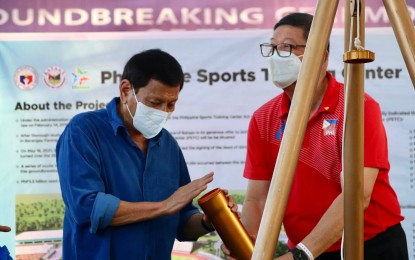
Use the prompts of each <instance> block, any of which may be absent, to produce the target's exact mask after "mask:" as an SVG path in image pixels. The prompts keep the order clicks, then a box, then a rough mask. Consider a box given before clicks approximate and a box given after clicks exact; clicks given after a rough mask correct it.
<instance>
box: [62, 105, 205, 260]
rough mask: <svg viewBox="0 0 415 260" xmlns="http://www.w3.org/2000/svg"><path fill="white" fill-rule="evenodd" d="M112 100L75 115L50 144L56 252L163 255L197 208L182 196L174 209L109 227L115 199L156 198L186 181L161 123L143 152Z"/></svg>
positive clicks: (90, 256)
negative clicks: (61, 206) (59, 200)
mask: <svg viewBox="0 0 415 260" xmlns="http://www.w3.org/2000/svg"><path fill="white" fill-rule="evenodd" d="M119 102H120V99H119V98H114V99H113V100H112V101H111V102H110V103H109V104H108V105H107V107H106V109H102V110H97V111H92V112H85V113H81V114H79V115H76V116H75V117H74V118H73V119H72V120H71V121H70V122H69V124H68V125H67V127H66V128H65V130H64V132H63V133H62V135H61V137H60V138H59V141H58V143H57V146H56V160H57V167H58V173H59V179H60V185H61V191H62V197H63V200H64V202H65V205H66V211H65V218H64V228H63V236H64V237H63V259H66V260H69V259H70V260H74V259H89V260H90V259H100V260H105V259H122V260H124V259H170V258H171V251H172V247H173V243H174V239H175V238H177V239H179V240H182V239H183V238H182V237H181V230H182V227H183V225H185V224H186V222H187V221H188V219H189V217H190V216H191V215H193V214H195V213H198V212H199V211H198V210H197V208H195V207H194V206H193V205H192V204H191V203H189V204H188V205H187V206H186V207H185V208H184V209H183V210H182V211H180V212H179V213H177V214H175V215H169V216H162V217H159V218H156V219H152V220H148V221H143V222H138V223H134V224H129V225H124V226H117V227H112V226H109V223H110V222H111V219H112V218H113V216H114V214H115V212H116V210H117V208H118V205H119V202H120V200H123V201H129V202H142V201H147V202H155V201H162V200H165V199H166V198H168V197H169V196H170V195H172V194H173V193H174V192H175V191H176V190H177V189H178V188H179V187H180V186H183V185H185V184H187V183H189V182H190V176H189V172H188V169H187V166H186V162H185V160H184V157H183V154H182V151H181V149H180V148H179V146H178V144H177V142H176V140H175V139H174V138H173V137H172V136H171V134H170V133H169V132H168V131H167V130H165V129H163V130H162V131H161V132H160V133H159V134H158V135H157V136H156V137H154V138H152V139H150V140H149V142H148V148H147V155H144V154H143V152H142V151H141V150H140V149H139V148H138V146H137V145H136V144H135V143H134V142H133V141H132V139H131V138H130V136H129V134H128V132H127V130H126V127H125V125H124V123H123V122H122V121H121V118H120V117H119V115H118V114H117V104H118V103H119Z"/></svg>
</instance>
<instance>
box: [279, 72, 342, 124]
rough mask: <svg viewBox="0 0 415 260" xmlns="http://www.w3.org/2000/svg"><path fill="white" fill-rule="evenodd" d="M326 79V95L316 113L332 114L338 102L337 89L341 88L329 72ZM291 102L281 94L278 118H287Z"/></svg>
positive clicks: (286, 96) (284, 94) (285, 95)
mask: <svg viewBox="0 0 415 260" xmlns="http://www.w3.org/2000/svg"><path fill="white" fill-rule="evenodd" d="M327 77H328V80H329V81H328V86H327V89H326V93H325V94H324V98H323V101H322V102H321V104H320V107H319V109H318V111H317V113H325V112H328V113H329V112H333V111H334V110H335V109H336V106H337V104H338V102H339V95H337V93H338V92H339V87H341V86H340V85H339V84H338V82H337V81H336V79H335V78H334V77H333V75H332V74H331V73H330V72H327ZM290 106H291V100H290V98H289V97H288V95H287V94H286V93H285V92H283V93H282V99H281V107H280V109H279V112H278V117H279V118H286V117H287V116H288V112H289V110H290Z"/></svg>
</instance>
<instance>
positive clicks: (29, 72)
mask: <svg viewBox="0 0 415 260" xmlns="http://www.w3.org/2000/svg"><path fill="white" fill-rule="evenodd" d="M37 80H38V77H37V72H36V70H35V69H34V68H33V67H31V66H22V67H19V68H18V69H17V71H16V73H15V74H14V82H15V83H16V86H17V87H18V88H19V89H21V90H31V89H32V88H34V87H35V86H36V85H37Z"/></svg>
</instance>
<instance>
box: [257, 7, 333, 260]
mask: <svg viewBox="0 0 415 260" xmlns="http://www.w3.org/2000/svg"><path fill="white" fill-rule="evenodd" d="M338 3H339V1H338V0H319V1H318V3H317V8H316V15H315V16H314V19H313V22H312V25H311V29H310V34H309V38H308V41H307V47H306V49H305V53H304V58H303V62H302V65H301V70H300V73H299V76H298V80H297V85H296V90H295V92H294V96H293V100H292V102H291V108H290V113H289V115H288V119H287V125H286V128H285V131H284V137H283V140H282V143H281V147H280V151H279V154H278V158H277V162H276V164H275V168H274V173H273V177H272V179H271V184H270V189H269V191H268V196H267V200H266V203H265V208H264V212H263V215H262V219H261V224H260V227H259V232H258V237H257V240H256V243H255V247H254V252H253V255H252V259H272V257H273V254H274V251H275V247H276V245H277V243H278V236H279V233H280V230H281V223H282V219H283V217H284V213H285V208H286V205H287V201H288V196H289V194H290V190H291V185H292V182H293V179H294V172H295V168H296V166H297V161H298V156H299V153H300V149H301V146H302V142H303V138H304V133H305V130H306V126H307V123H308V119H309V115H310V107H311V102H312V99H313V96H314V92H315V89H316V87H317V84H318V80H319V77H320V72H321V66H322V64H323V61H324V54H325V51H326V47H327V43H328V40H329V38H330V33H331V29H332V26H333V21H334V17H335V14H336V9H337V6H338Z"/></svg>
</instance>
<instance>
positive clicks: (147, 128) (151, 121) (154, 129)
mask: <svg viewBox="0 0 415 260" xmlns="http://www.w3.org/2000/svg"><path fill="white" fill-rule="evenodd" d="M132 91H133V94H134V98H135V101H137V108H136V110H135V114H134V116H133V115H132V114H131V111H130V108H129V107H128V105H127V104H126V105H127V110H128V112H129V113H130V115H131V117H132V118H133V125H134V127H135V128H136V129H137V130H138V131H140V133H142V134H143V136H144V137H145V138H147V139H151V138H153V137H154V136H156V135H157V134H158V133H160V131H161V129H163V127H164V124H165V123H166V121H167V119H168V118H170V115H171V112H165V111H161V110H158V109H155V108H152V107H148V106H146V105H144V104H143V103H141V102H138V100H137V96H136V95H135V92H134V89H133V90H132Z"/></svg>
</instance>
